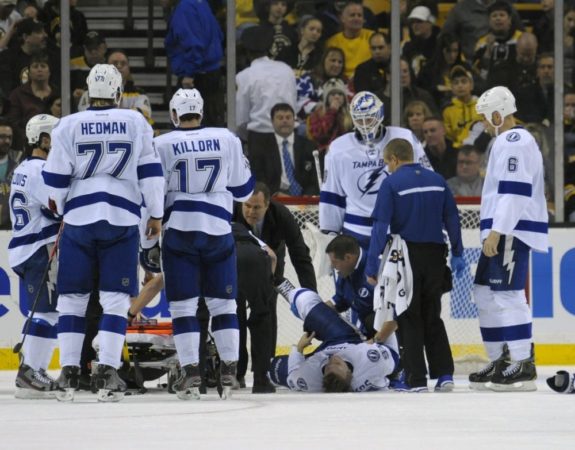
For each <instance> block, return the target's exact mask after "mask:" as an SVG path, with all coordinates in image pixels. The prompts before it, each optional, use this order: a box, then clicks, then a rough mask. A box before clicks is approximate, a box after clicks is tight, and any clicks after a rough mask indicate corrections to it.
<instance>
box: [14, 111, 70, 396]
mask: <svg viewBox="0 0 575 450" xmlns="http://www.w3.org/2000/svg"><path fill="white" fill-rule="evenodd" d="M57 123H58V119H57V118H56V117H54V116H50V115H48V114H40V115H37V116H34V117H32V118H31V119H30V120H29V121H28V123H27V124H26V138H27V142H28V147H29V149H31V153H30V154H29V156H28V157H27V158H26V159H25V160H24V161H22V163H21V164H20V165H19V166H18V167H17V168H16V170H15V171H14V175H13V177H12V185H11V189H10V201H9V204H10V219H11V221H12V239H11V240H10V243H9V244H8V260H9V262H10V266H11V267H12V269H13V270H14V272H16V273H17V274H18V276H19V277H20V278H21V279H22V281H23V286H24V287H25V289H26V301H27V307H28V321H30V323H27V324H25V325H24V329H25V330H26V327H28V329H27V336H26V339H25V341H24V345H23V349H22V355H23V360H22V361H21V364H20V367H19V368H18V374H17V375H16V393H15V396H16V398H53V397H54V393H55V390H56V383H55V381H54V380H52V379H51V378H50V377H49V376H48V374H47V373H46V369H47V368H48V364H50V360H51V359H52V353H53V352H54V347H55V346H56V324H57V323H58V313H57V311H56V299H57V296H58V294H57V290H56V273H57V262H56V258H53V259H52V260H51V262H50V268H49V269H48V279H47V280H46V279H44V273H45V270H46V268H47V265H48V264H49V258H50V256H49V255H50V253H51V252H52V250H53V246H54V242H55V241H56V236H57V234H58V229H59V228H60V222H61V219H59V218H57V217H55V216H54V215H53V214H52V213H51V212H50V211H49V210H48V207H47V205H48V200H49V198H48V193H47V189H46V186H45V185H44V180H43V179H42V168H43V167H44V164H45V162H46V157H47V156H48V152H49V151H50V134H51V133H52V129H53V128H54V127H55V126H56V124H57ZM37 296H38V300H37V302H36V306H35V309H34V312H32V308H33V307H34V300H35V299H36V297H37Z"/></svg>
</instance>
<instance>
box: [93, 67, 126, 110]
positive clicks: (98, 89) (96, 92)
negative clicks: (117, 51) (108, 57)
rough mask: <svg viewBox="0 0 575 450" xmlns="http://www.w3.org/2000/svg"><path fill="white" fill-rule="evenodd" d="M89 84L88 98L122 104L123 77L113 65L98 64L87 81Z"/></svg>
mask: <svg viewBox="0 0 575 450" xmlns="http://www.w3.org/2000/svg"><path fill="white" fill-rule="evenodd" d="M86 82H87V84H88V96H89V97H90V98H91V99H93V98H102V99H110V100H114V102H115V103H116V104H118V105H119V104H120V100H121V98H122V75H121V74H120V72H119V71H118V69H116V67H114V66H113V65H111V64H96V65H95V66H94V67H92V70H90V74H89V75H88V78H87V79H86Z"/></svg>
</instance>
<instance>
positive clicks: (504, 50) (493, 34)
mask: <svg viewBox="0 0 575 450" xmlns="http://www.w3.org/2000/svg"><path fill="white" fill-rule="evenodd" d="M487 12H488V14H489V31H488V32H487V34H485V35H484V36H482V37H480V38H479V40H478V41H477V45H476V46H475V55H474V56H473V67H474V69H475V70H476V71H477V72H478V73H479V75H480V76H481V78H482V79H484V80H486V81H487V86H488V87H491V86H494V85H495V83H496V82H497V75H498V71H501V70H506V68H507V64H508V63H509V62H510V61H515V58H516V55H517V40H518V39H519V37H520V36H521V34H522V31H520V30H519V29H517V28H516V27H515V26H514V25H513V21H512V14H513V7H512V6H511V5H510V4H509V3H508V2H506V1H505V0H497V1H496V2H494V3H492V4H491V5H490V6H489V8H488V9H487Z"/></svg>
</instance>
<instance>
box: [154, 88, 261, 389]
mask: <svg viewBox="0 0 575 450" xmlns="http://www.w3.org/2000/svg"><path fill="white" fill-rule="evenodd" d="M203 106H204V102H203V99H202V97H201V95H200V93H199V92H198V91H197V90H196V89H180V90H178V91H177V92H176V93H175V94H174V96H173V97H172V100H171V101H170V114H171V117H172V121H173V122H174V125H175V126H176V127H178V128H177V129H176V130H174V131H172V132H170V133H167V134H164V135H162V136H159V137H157V138H156V139H155V144H156V148H157V150H158V152H159V153H160V156H161V158H162V166H163V168H164V173H165V176H166V187H167V194H166V213H165V217H164V229H165V234H164V238H163V242H162V251H163V257H162V262H163V269H164V278H165V285H166V297H167V299H168V302H169V309H170V314H171V316H172V324H173V332H174V343H175V345H176V350H177V353H178V358H179V361H180V365H181V367H182V373H181V377H180V379H178V380H177V381H176V382H175V383H174V390H175V391H176V393H177V394H178V397H179V398H181V399H184V400H185V399H189V398H198V397H199V387H200V384H201V377H200V370H199V366H198V363H199V342H200V327H199V323H198V319H197V317H196V312H197V308H198V299H199V297H204V298H205V300H206V305H207V307H208V309H209V311H210V314H211V317H212V333H213V335H214V339H215V341H216V346H217V349H218V352H219V355H220V359H221V361H222V362H221V365H220V375H221V376H220V381H221V385H222V388H223V390H222V392H221V395H222V398H227V396H228V395H229V391H230V389H231V386H232V385H233V382H234V380H235V377H236V367H237V361H238V356H239V325H238V318H237V315H236V302H235V298H236V291H237V269H236V254H235V251H236V250H235V248H236V247H235V243H234V238H233V235H232V229H231V225H230V221H231V218H232V208H233V201H234V200H237V201H240V202H242V201H245V200H247V199H248V198H249V197H250V196H251V194H252V191H253V188H254V184H255V180H254V178H253V177H252V174H251V171H250V167H249V163H248V161H247V159H246V158H245V157H244V154H243V151H242V146H241V143H240V140H239V139H238V138H237V137H236V136H235V135H234V134H233V133H231V132H230V131H228V130H227V129H225V128H203V127H201V126H200V124H201V120H202V116H203Z"/></svg>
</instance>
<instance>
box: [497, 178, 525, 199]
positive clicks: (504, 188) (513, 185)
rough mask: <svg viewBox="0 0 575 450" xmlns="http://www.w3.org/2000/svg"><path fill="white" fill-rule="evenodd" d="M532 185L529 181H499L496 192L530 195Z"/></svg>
mask: <svg viewBox="0 0 575 450" xmlns="http://www.w3.org/2000/svg"><path fill="white" fill-rule="evenodd" d="M532 192H533V186H532V185H531V183H522V182H519V181H500V182H499V186H498V187H497V193H498V194H515V195H523V196H524V197H531V194H532Z"/></svg>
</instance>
